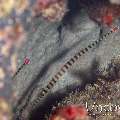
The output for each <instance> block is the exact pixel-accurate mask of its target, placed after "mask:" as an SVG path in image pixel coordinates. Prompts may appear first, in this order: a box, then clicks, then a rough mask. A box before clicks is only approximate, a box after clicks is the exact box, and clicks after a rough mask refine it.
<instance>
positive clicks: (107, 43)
mask: <svg viewBox="0 0 120 120" xmlns="http://www.w3.org/2000/svg"><path fill="white" fill-rule="evenodd" d="M34 24H35V27H36V29H37V30H36V31H35V32H34V33H33V32H32V29H31V30H30V31H29V33H28V40H27V42H26V43H25V44H24V45H23V47H22V49H21V50H20V52H19V60H18V68H19V66H20V65H21V64H23V59H24V57H25V56H27V57H29V58H30V61H31V62H30V64H29V65H26V66H25V67H24V68H23V69H22V70H21V71H20V72H19V73H18V75H17V76H16V77H15V79H14V82H15V83H14V89H15V90H16V91H17V93H18V99H20V100H21V102H22V103H24V102H25V100H26V97H27V94H28V92H29V91H30V89H32V87H33V86H34V85H37V87H36V89H35V90H34V92H33V94H31V95H32V97H31V99H30V101H33V100H34V99H36V96H37V94H38V93H39V91H40V89H41V88H42V87H44V86H45V85H46V84H47V83H48V81H49V80H50V79H51V77H52V76H53V75H54V74H55V73H56V72H57V71H58V70H59V69H60V68H61V65H63V64H64V63H65V62H66V61H67V60H69V58H71V57H72V56H73V55H74V54H75V53H76V52H77V51H78V50H80V49H81V48H84V47H86V46H87V45H88V44H89V43H90V42H92V41H95V40H97V39H99V35H100V27H99V26H98V25H97V24H96V23H94V22H93V21H91V20H90V19H89V18H88V15H87V14H86V13H85V12H84V11H83V12H82V13H81V14H80V15H79V16H77V17H76V18H75V19H74V21H73V25H72V26H70V25H69V26H67V27H64V28H63V30H62V40H61V41H60V40H59V39H58V31H57V27H58V26H59V24H60V23H52V24H51V23H47V22H45V21H44V22H43V20H41V19H39V20H35V22H34ZM115 24H117V25H120V22H119V21H118V20H116V21H115ZM102 29H103V34H105V33H106V32H108V31H109V30H110V29H109V28H105V27H103V28H102ZM30 49H31V51H30ZM118 55H120V31H119V32H117V33H113V34H111V35H110V36H108V37H107V39H105V40H104V41H102V42H101V43H100V44H99V46H97V48H96V49H93V50H92V51H90V52H89V53H87V54H86V55H84V56H82V57H81V58H80V59H79V60H78V62H77V63H75V64H74V66H73V67H72V68H71V69H70V70H69V71H68V72H67V73H65V75H64V76H63V77H62V78H61V80H60V81H59V82H58V83H56V86H54V88H53V89H52V90H51V91H49V92H50V93H55V92H56V91H59V94H61V93H65V91H67V90H69V88H70V87H69V86H70V85H73V84H74V85H75V86H78V85H80V84H81V81H82V77H80V76H79V78H78V77H76V76H75V75H74V73H75V72H79V71H80V72H81V73H83V74H84V75H85V74H89V75H90V74H91V73H90V70H91V67H92V65H94V62H95V61H96V63H98V66H99V68H104V67H106V66H107V64H108V63H109V62H110V60H111V58H112V57H114V56H118ZM59 94H57V95H59ZM21 97H22V99H21ZM56 97H57V96H56ZM20 104H21V103H20Z"/></svg>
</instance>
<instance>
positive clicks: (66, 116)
mask: <svg viewBox="0 0 120 120" xmlns="http://www.w3.org/2000/svg"><path fill="white" fill-rule="evenodd" d="M49 120H88V115H87V110H86V109H85V108H84V107H82V106H75V105H69V106H64V107H61V108H57V110H55V111H54V112H53V114H52V115H51V117H50V119H49Z"/></svg>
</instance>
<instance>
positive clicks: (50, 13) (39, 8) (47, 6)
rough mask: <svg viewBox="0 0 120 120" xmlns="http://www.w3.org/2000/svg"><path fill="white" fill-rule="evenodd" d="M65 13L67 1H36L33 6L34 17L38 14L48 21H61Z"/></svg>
mask: <svg viewBox="0 0 120 120" xmlns="http://www.w3.org/2000/svg"><path fill="white" fill-rule="evenodd" d="M66 12H67V0H37V2H36V4H35V6H34V14H35V16H39V15H40V14H41V15H42V16H43V17H44V18H46V19H48V20H49V21H52V22H54V21H61V20H62V18H63V17H64V15H65V13H66Z"/></svg>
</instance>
